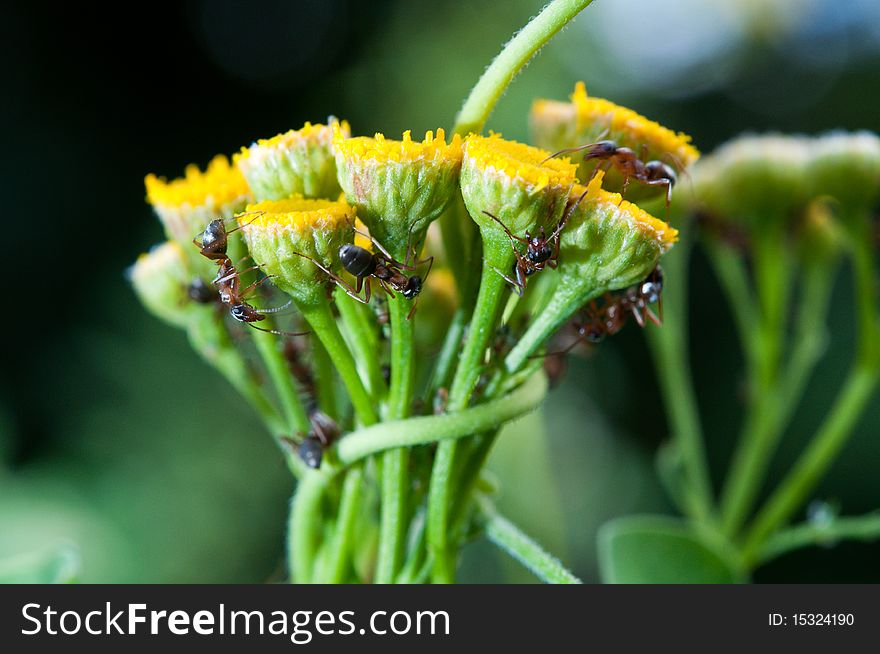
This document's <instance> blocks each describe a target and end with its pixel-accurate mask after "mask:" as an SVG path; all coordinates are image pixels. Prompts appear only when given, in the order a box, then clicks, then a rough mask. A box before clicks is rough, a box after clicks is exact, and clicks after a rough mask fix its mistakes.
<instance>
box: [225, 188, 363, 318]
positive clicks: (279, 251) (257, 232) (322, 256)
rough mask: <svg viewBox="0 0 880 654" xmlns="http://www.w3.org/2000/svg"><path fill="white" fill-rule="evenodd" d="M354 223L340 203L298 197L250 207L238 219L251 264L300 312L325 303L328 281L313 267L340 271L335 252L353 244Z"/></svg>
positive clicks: (349, 211) (347, 208)
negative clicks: (270, 277) (305, 308)
mask: <svg viewBox="0 0 880 654" xmlns="http://www.w3.org/2000/svg"><path fill="white" fill-rule="evenodd" d="M354 221H355V211H354V209H353V208H352V207H351V206H350V205H349V204H348V203H347V202H346V201H345V200H336V201H334V200H318V199H308V198H303V197H302V196H294V197H293V198H289V199H286V200H277V201H275V200H267V201H265V202H259V203H256V204H251V205H248V207H247V209H246V210H245V213H244V214H242V215H241V216H239V224H240V225H241V228H242V232H243V233H244V238H245V241H246V242H247V245H248V249H249V250H250V253H251V256H253V258H254V261H256V262H257V263H258V264H260V265H261V266H262V267H263V270H264V272H266V273H267V274H269V275H275V276H276V277H275V278H274V279H273V281H274V282H275V284H276V286H278V287H279V288H280V289H281V290H283V291H285V292H287V293H288V294H289V295H290V296H291V297H292V298H293V300H294V301H295V302H296V303H297V304H298V305H300V306H301V307H302V306H304V305H307V306H311V305H314V304H316V303H320V302H326V298H325V288H326V286H327V283H328V281H329V280H328V277H327V275H326V273H324V272H323V271H322V270H321V268H320V267H319V266H317V265H316V264H315V262H318V263H320V264H321V266H324V267H325V268H327V269H328V270H332V271H334V272H338V271H339V269H340V264H339V258H338V252H339V248H340V246H342V245H343V244H345V243H351V242H352V236H353V231H352V226H353V225H354ZM306 257H308V258H306ZM310 259H311V260H310Z"/></svg>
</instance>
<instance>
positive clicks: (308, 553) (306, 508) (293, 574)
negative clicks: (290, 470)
mask: <svg viewBox="0 0 880 654" xmlns="http://www.w3.org/2000/svg"><path fill="white" fill-rule="evenodd" d="M329 482H330V476H329V475H326V474H323V473H321V472H318V471H315V470H310V471H308V472H307V473H306V474H305V475H303V477H302V479H300V482H299V485H298V486H297V489H296V493H295V494H294V496H293V501H292V502H291V504H290V519H289V522H288V526H287V563H288V566H289V569H290V578H291V581H293V582H295V583H299V584H307V583H310V582H311V581H312V571H313V570H314V563H315V555H316V554H317V551H318V543H319V541H320V537H321V525H322V524H323V522H322V520H321V517H322V516H321V502H322V500H323V498H324V492H325V490H326V488H327V485H328V483H329Z"/></svg>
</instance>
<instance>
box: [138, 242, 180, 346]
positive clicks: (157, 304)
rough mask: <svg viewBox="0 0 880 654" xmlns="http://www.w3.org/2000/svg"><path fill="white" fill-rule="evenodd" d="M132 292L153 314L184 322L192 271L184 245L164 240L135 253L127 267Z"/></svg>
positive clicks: (176, 323) (169, 320) (161, 317)
mask: <svg viewBox="0 0 880 654" xmlns="http://www.w3.org/2000/svg"><path fill="white" fill-rule="evenodd" d="M128 275H129V279H130V280H131V284H132V286H133V287H134V290H135V293H137V296H138V298H140V301H141V303H142V304H143V305H144V307H145V308H146V309H147V310H148V311H149V312H150V313H152V314H153V315H154V316H156V317H157V318H159V319H160V320H162V321H163V322H166V323H168V324H169V325H172V326H174V327H179V328H181V329H183V328H185V327H186V326H187V319H188V317H189V315H190V312H189V304H190V300H189V297H188V295H187V286H188V284H189V283H190V281H191V278H192V274H191V273H190V268H189V265H188V262H187V258H186V254H185V253H184V251H183V249H182V248H181V247H180V245H178V244H177V243H175V242H174V241H166V242H165V243H162V244H160V245H157V246H155V247H154V248H153V249H151V250H150V251H149V252H147V253H145V254H142V255H141V256H139V257H138V259H137V261H136V262H135V263H134V265H133V266H132V267H131V268H129V270H128Z"/></svg>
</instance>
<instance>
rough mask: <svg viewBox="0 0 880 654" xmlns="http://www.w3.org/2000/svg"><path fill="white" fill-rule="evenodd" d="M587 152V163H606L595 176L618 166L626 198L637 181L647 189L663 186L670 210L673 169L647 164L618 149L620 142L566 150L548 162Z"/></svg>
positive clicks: (625, 148) (665, 165)
mask: <svg viewBox="0 0 880 654" xmlns="http://www.w3.org/2000/svg"><path fill="white" fill-rule="evenodd" d="M584 150H586V153H585V154H584V161H590V160H591V159H598V160H599V161H602V162H603V163H602V164H600V165H599V166H598V167H597V168H596V170H595V171H593V175H594V176H595V174H596V172H598V171H599V170H608V168H609V167H611V166H614V167H615V168H616V169H617V170H618V171H619V172H620V174H621V176H622V177H623V189H622V192H623V193H624V194H625V193H626V187H627V186H628V185H629V180H631V179H635V180H636V181H638V182H640V183H642V184H645V185H647V186H663V187H665V188H666V208H667V209H668V208H669V203H670V202H672V187H673V186H675V183H676V182H677V181H678V178H677V176H676V174H675V171H674V170H673V169H672V166H669V165H667V164H665V163H663V162H662V161H658V160H656V159H655V160H653V161H648V162H647V163H645V162H643V161H642V160H641V159H640V158H639V157H638V156H637V155H636V153H635V152H634V151H633V150H631V149H630V148H627V147H623V146H620V145H618V144H617V142H616V141H609V140H605V141H597V142H596V143H588V144H587V145H582V146H580V147H577V148H566V149H565V150H560V151H559V152H556V153H554V154H552V155H550V157H548V158H549V159H552V158H553V157H558V156H559V155H562V154H571V153H572V152H582V151H584Z"/></svg>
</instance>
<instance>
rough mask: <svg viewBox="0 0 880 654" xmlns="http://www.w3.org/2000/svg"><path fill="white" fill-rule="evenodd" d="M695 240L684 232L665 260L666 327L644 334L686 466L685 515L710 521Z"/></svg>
mask: <svg viewBox="0 0 880 654" xmlns="http://www.w3.org/2000/svg"><path fill="white" fill-rule="evenodd" d="M690 252H691V239H690V238H689V237H687V236H684V237H683V238H682V240H681V242H679V243H678V244H677V245H676V247H675V248H673V249H672V251H671V252H669V253H668V254H667V255H666V256H665V257H664V258H663V268H664V269H665V271H666V275H665V279H666V280H668V281H667V282H666V284H665V288H664V289H663V290H664V293H663V297H664V299H663V327H662V328H660V329H651V330H648V332H647V334H646V336H647V338H648V344H649V345H650V347H651V353H652V354H653V356H654V364H655V365H654V368H655V370H656V371H657V376H658V381H659V382H660V389H661V391H662V394H663V401H664V404H665V406H666V415H667V417H668V420H669V426H670V429H671V431H672V434H671V436H672V439H673V442H674V443H675V446H676V448H677V449H678V453H679V455H680V456H681V460H682V462H683V465H684V471H685V476H686V477H687V482H686V483H687V488H686V492H685V494H684V500H685V505H684V506H683V507H682V508H683V510H684V511H685V513H687V514H688V515H689V516H690V517H692V518H695V519H697V520H706V519H708V518H709V516H710V514H711V513H712V485H711V482H710V480H709V469H708V465H707V463H706V452H705V448H704V446H703V432H702V427H701V425H700V415H699V409H698V408H697V398H696V394H695V392H694V387H693V383H692V375H691V371H690V359H689V356H688V348H687V342H688V340H687V306H688V304H687V263H688V260H689V258H690Z"/></svg>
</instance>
